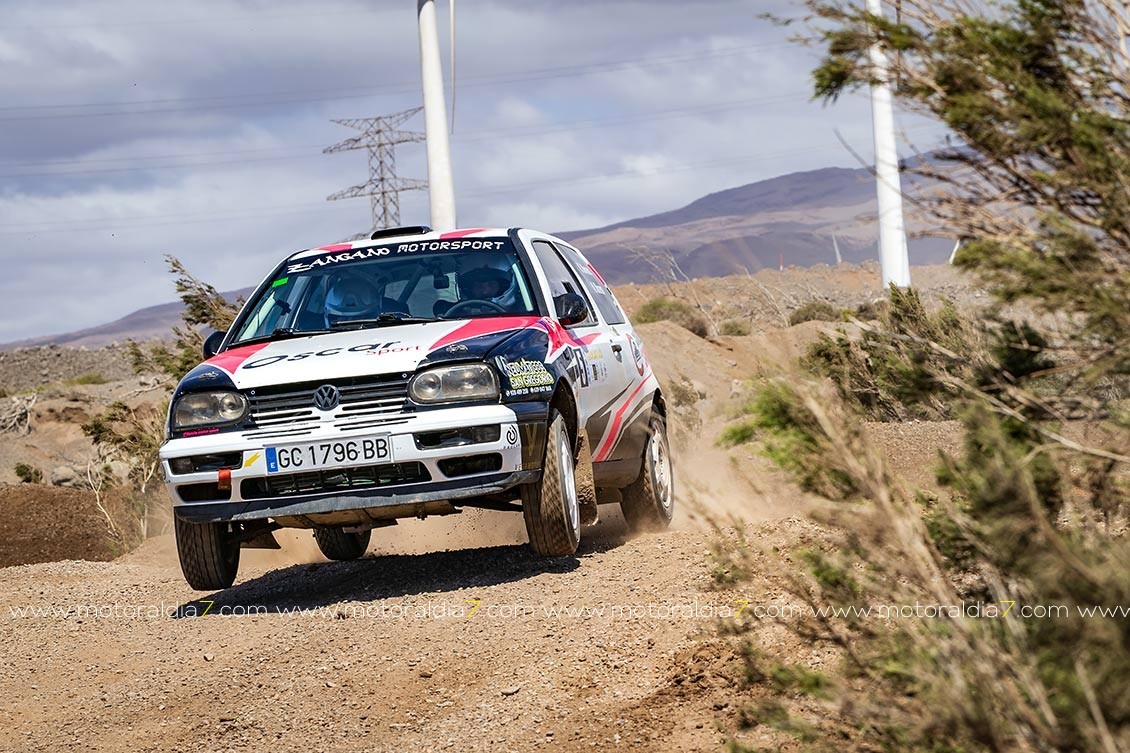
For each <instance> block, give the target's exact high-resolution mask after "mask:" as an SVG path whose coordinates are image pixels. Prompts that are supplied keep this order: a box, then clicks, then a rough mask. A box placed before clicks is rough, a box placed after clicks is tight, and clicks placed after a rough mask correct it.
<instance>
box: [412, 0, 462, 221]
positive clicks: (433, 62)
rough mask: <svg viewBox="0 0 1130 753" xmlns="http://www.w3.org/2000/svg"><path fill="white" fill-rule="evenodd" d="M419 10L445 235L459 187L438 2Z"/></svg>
mask: <svg viewBox="0 0 1130 753" xmlns="http://www.w3.org/2000/svg"><path fill="white" fill-rule="evenodd" d="M416 10H417V14H418V17H419V23H420V77H421V79H422V81H423V87H424V131H425V132H426V133H427V146H428V194H429V197H430V199H431V210H432V228H434V229H435V230H439V231H441V232H444V231H449V230H454V229H455V227H456V224H455V186H454V183H453V182H452V177H451V147H450V146H449V144H448V141H447V103H446V98H445V97H444V93H443V67H442V63H441V61H440V57H439V32H438V30H437V28H436V4H435V0H417V5H416Z"/></svg>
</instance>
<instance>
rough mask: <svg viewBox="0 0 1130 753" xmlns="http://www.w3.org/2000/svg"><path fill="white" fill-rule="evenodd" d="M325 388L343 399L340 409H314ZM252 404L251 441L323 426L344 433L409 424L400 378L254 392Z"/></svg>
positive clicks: (323, 382) (331, 381)
mask: <svg viewBox="0 0 1130 753" xmlns="http://www.w3.org/2000/svg"><path fill="white" fill-rule="evenodd" d="M326 384H332V385H333V386H335V387H337V388H338V391H339V392H340V393H341V403H340V404H339V405H338V407H337V408H334V409H333V410H332V411H321V410H318V409H317V408H315V407H314V391H315V390H317V389H318V388H319V387H321V386H323V385H326ZM247 399H248V401H249V402H250V404H251V405H250V407H251V420H252V421H254V422H255V426H256V427H257V430H256V431H252V432H249V433H247V434H245V435H244V436H245V437H246V438H248V439H251V438H256V439H268V438H271V437H291V436H301V435H303V434H308V433H310V432H311V431H313V430H314V429H315V428H317V427H318V426H319V425H321V424H323V423H324V422H331V423H332V424H333V426H334V427H336V428H337V429H340V430H343V431H345V430H349V429H366V428H372V427H376V426H387V425H389V424H398V423H405V422H406V421H407V420H408V419H406V418H404V417H403V416H402V415H401V414H402V412H403V410H404V408H405V405H406V403H407V400H408V380H407V379H406V378H404V377H402V376H401V375H399V374H396V375H386V376H376V377H373V376H364V377H354V378H351V379H322V380H319V381H316V382H303V383H298V384H284V385H277V386H271V387H259V388H256V389H254V390H249V391H248V393H247Z"/></svg>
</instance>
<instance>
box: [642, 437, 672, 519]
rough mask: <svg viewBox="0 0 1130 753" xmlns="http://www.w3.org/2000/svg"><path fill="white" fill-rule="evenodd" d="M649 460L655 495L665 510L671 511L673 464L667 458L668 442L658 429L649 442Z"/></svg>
mask: <svg viewBox="0 0 1130 753" xmlns="http://www.w3.org/2000/svg"><path fill="white" fill-rule="evenodd" d="M648 444H649V447H648V460H649V461H650V465H651V479H652V484H653V485H654V486H655V496H656V498H657V499H658V501H659V504H660V506H661V507H662V508H663V510H664V512H666V513H668V514H670V512H671V502H672V500H671V466H670V463H669V462H668V459H667V451H666V444H665V443H664V442H663V439H662V435H661V434H660V433H659V432H658V431H657V432H656V433H655V434H653V435H652V437H651V441H650V442H649V443H648Z"/></svg>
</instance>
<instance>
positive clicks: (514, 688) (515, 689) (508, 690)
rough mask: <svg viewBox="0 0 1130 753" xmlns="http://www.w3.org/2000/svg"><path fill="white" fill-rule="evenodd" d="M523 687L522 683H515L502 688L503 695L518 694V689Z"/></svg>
mask: <svg viewBox="0 0 1130 753" xmlns="http://www.w3.org/2000/svg"><path fill="white" fill-rule="evenodd" d="M521 689H522V686H521V685H513V686H511V687H509V688H503V689H502V695H506V696H510V695H516V694H517V693H518V691H519V690H521Z"/></svg>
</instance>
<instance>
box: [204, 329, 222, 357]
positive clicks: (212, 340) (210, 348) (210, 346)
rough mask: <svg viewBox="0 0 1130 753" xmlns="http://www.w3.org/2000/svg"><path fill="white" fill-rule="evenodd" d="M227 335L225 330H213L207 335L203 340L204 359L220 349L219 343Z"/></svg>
mask: <svg viewBox="0 0 1130 753" xmlns="http://www.w3.org/2000/svg"><path fill="white" fill-rule="evenodd" d="M227 336H228V333H227V332H213V333H212V334H210V335H208V337H207V338H206V339H205V340H204V348H203V350H204V360H208V359H209V358H211V357H212V356H214V355H216V353H217V352H218V351H219V350H220V345H221V344H223V342H224V338H225V337H227Z"/></svg>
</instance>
